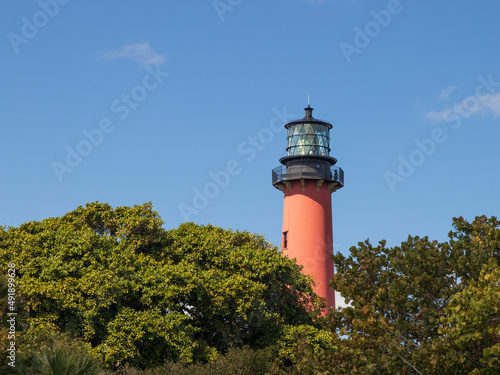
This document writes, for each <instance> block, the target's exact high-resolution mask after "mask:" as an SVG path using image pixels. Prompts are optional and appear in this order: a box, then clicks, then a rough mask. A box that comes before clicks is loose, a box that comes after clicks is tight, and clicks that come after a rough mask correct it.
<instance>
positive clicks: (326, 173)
mask: <svg viewBox="0 0 500 375" xmlns="http://www.w3.org/2000/svg"><path fill="white" fill-rule="evenodd" d="M302 178H303V179H313V180H326V181H331V182H338V183H340V184H341V185H342V186H344V171H343V170H342V168H340V167H331V166H319V168H314V169H311V167H308V166H300V165H294V166H289V167H286V166H284V165H280V166H279V167H277V168H274V169H273V185H274V184H277V183H280V182H282V181H290V180H299V179H302Z"/></svg>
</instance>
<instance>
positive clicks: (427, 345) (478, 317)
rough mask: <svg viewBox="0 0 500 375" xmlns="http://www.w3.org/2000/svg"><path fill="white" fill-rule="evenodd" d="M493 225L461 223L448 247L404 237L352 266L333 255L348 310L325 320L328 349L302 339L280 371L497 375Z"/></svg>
mask: <svg viewBox="0 0 500 375" xmlns="http://www.w3.org/2000/svg"><path fill="white" fill-rule="evenodd" d="M499 226H500V223H499V221H498V220H497V219H496V218H490V219H487V218H486V217H484V216H483V217H477V218H476V219H475V220H474V221H473V222H472V223H468V222H467V221H465V220H464V219H463V218H458V219H454V227H455V230H454V231H452V232H450V234H449V237H450V241H449V242H447V243H437V242H436V241H429V240H428V238H427V237H424V238H419V237H411V236H410V237H408V240H407V241H405V242H403V243H402V244H401V246H395V247H392V248H387V247H386V246H385V241H381V242H380V243H379V245H378V246H372V245H371V244H370V243H369V242H368V241H366V242H364V243H359V244H358V246H357V247H352V248H351V249H350V251H351V255H350V256H349V257H345V256H343V255H342V254H337V255H335V256H334V262H335V265H336V271H337V273H336V275H335V277H334V279H333V280H332V284H331V285H332V287H333V288H334V289H335V290H337V291H340V292H341V294H342V295H343V296H344V297H345V299H346V302H348V303H350V304H351V306H349V307H346V308H343V309H341V310H337V311H334V312H333V313H332V314H331V315H330V316H329V317H328V318H329V323H328V325H327V326H328V327H329V328H330V330H331V332H332V333H333V334H334V336H333V338H332V342H331V348H330V349H326V350H323V351H320V352H316V353H315V351H314V350H313V346H312V345H311V344H310V343H308V342H307V340H304V339H302V340H300V341H299V344H298V346H297V347H296V348H292V349H291V353H290V354H289V357H291V358H294V364H293V366H291V367H289V368H286V367H285V370H287V371H288V373H293V374H346V373H349V374H357V373H359V374H404V373H406V374H497V373H498V368H500V363H499V353H500V344H499V342H500V330H499V326H498V322H499V321H500V314H499V308H500V287H499V284H498V282H499V278H498V277H499V272H500V271H498V267H497V265H498V264H499V260H500V259H499V258H500V251H499V250H500V249H499V244H500V229H499ZM325 328H326V326H324V327H323V329H325ZM301 366H302V367H301ZM281 370H283V368H282V369H281ZM276 373H280V372H276ZM285 373H286V372H285Z"/></svg>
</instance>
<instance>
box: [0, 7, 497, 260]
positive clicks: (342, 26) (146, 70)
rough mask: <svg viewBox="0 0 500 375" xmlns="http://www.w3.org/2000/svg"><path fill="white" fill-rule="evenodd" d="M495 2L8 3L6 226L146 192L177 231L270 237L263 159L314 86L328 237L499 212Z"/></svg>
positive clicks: (379, 235)
mask: <svg viewBox="0 0 500 375" xmlns="http://www.w3.org/2000/svg"><path fill="white" fill-rule="evenodd" d="M499 14H500V3H499V2H498V1H494V0H484V1H481V2H471V1H467V2H466V1H458V2H439V1H438V2H436V1H435V2H431V1H419V0H413V1H411V0H401V1H394V0H391V1H370V2H367V1H365V2H364V1H342V0H338V1H328V0H325V1H315V0H309V1H305V0H304V1H300V0H272V1H269V0H267V1H249V0H220V1H159V0H158V1H142V2H139V1H127V2H123V1H116V0H114V1H113V0H110V1H95V0H89V1H85V2H84V1H77V0H72V1H68V0H64V1H63V0H59V1H56V0H41V1H38V2H37V1H24V2H20V1H17V0H5V1H2V2H1V3H0V28H1V32H0V35H1V39H0V56H1V59H0V87H1V90H0V92H1V100H0V123H1V137H0V176H1V183H0V225H1V224H4V225H8V226H17V225H19V224H21V223H23V222H25V221H29V220H42V219H44V218H47V217H51V216H60V215H63V214H64V213H66V212H68V211H70V210H72V209H75V208H76V207H78V206H79V205H84V204H85V203H86V202H93V201H101V202H108V203H110V204H111V205H112V206H114V207H116V206H122V205H134V204H141V203H143V202H147V201H152V202H153V204H154V206H155V208H156V209H157V210H158V211H159V213H160V215H161V216H162V218H163V219H164V220H165V227H166V228H173V227H177V226H178V225H179V224H180V223H181V222H184V221H186V220H189V221H194V222H196V223H200V224H207V223H211V224H215V225H218V226H221V227H224V228H229V227H231V228H233V229H240V230H248V231H250V232H256V233H260V234H264V235H266V237H267V239H268V240H269V241H271V242H273V243H278V241H279V240H280V238H281V224H282V209H283V195H282V193H281V192H280V191H278V190H276V189H274V188H273V186H272V185H271V170H272V169H273V168H275V167H276V166H278V165H279V162H278V160H279V158H280V157H282V156H284V155H285V145H286V134H285V131H284V129H283V125H284V123H285V122H286V121H289V120H291V119H294V118H299V117H303V113H304V112H303V108H304V107H305V106H306V105H307V96H308V94H310V95H311V106H312V107H314V108H315V111H314V113H313V114H314V116H315V117H317V118H320V119H323V120H326V121H329V122H331V123H332V124H333V129H332V132H331V148H332V153H331V154H332V156H334V157H336V158H337V159H338V165H339V166H341V167H342V168H343V170H344V172H345V187H344V188H343V189H341V190H339V191H337V192H336V193H334V195H333V215H334V237H335V239H334V242H335V250H336V251H342V252H343V253H348V249H349V247H350V246H353V245H355V244H356V243H357V242H358V241H363V240H365V239H366V238H369V239H370V240H371V241H372V242H374V243H376V242H377V241H379V240H381V239H386V240H387V241H388V243H389V244H390V245H396V244H398V243H400V242H401V241H403V240H405V239H406V237H407V236H408V234H412V235H420V236H424V235H428V236H429V237H430V238H432V239H437V240H446V238H447V233H448V232H449V231H450V230H451V223H452V217H454V216H464V217H465V218H467V219H471V220H472V219H473V218H474V217H475V216H476V215H482V214H486V215H488V216H491V215H498V213H499V209H500V200H499V199H498V191H499V190H500V177H499V173H498V172H499V151H498V150H499V147H498V142H499V140H500V127H499V121H500V47H499V43H498V40H499V36H500V22H498V15H499ZM221 171H225V172H224V173H221ZM214 184H215V185H214ZM197 191H199V192H202V193H203V192H204V191H206V192H208V195H209V197H206V196H205V199H203V198H199V197H198V198H197V199H198V200H197V201H196V204H194V203H193V199H194V198H196V194H197V193H196V192H197ZM189 207H190V208H189ZM183 210H184V214H183V212H182V211H183ZM186 212H187V213H186Z"/></svg>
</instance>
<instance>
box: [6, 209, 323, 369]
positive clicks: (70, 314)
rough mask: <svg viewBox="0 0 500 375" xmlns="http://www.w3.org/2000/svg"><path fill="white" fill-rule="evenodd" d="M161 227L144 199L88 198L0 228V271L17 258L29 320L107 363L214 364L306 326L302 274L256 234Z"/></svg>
mask: <svg viewBox="0 0 500 375" xmlns="http://www.w3.org/2000/svg"><path fill="white" fill-rule="evenodd" d="M162 224H163V222H162V220H161V218H160V217H159V215H158V214H157V213H156V212H155V211H154V210H153V207H152V205H151V204H150V203H146V204H143V205H140V206H134V207H118V208H116V209H113V208H111V207H110V206H109V205H108V204H104V203H98V202H96V203H90V204H87V205H86V207H79V208H77V209H76V210H74V211H71V212H69V213H67V214H66V215H64V216H62V217H60V218H49V219H46V220H43V221H40V222H37V221H32V222H28V223H25V224H23V225H21V226H19V227H17V228H0V259H2V263H1V264H0V272H2V271H5V269H4V267H5V266H6V264H8V263H15V264H16V267H17V270H18V277H17V279H18V282H19V285H18V290H19V293H22V294H23V295H24V296H25V298H26V302H27V306H28V309H29V319H28V323H29V324H30V327H31V328H33V329H35V328H37V327H38V328H40V329H45V328H47V329H48V328H50V329H52V328H54V329H55V330H56V331H58V332H64V333H65V334H67V335H69V337H71V338H73V339H78V340H80V341H82V342H84V343H87V344H88V345H89V347H90V349H89V350H90V352H91V353H92V354H93V355H94V356H95V357H96V358H98V359H99V360H102V362H103V363H104V364H105V365H106V366H107V367H108V368H116V367H119V366H121V365H124V364H125V363H129V364H131V365H133V366H137V367H139V368H152V367H156V366H160V365H162V364H163V363H164V361H166V360H167V361H168V360H169V361H175V362H177V361H185V362H186V363H191V362H198V361H199V362H208V361H213V360H214V359H216V358H217V357H218V356H220V354H223V353H225V352H226V351H227V350H229V349H230V348H231V347H241V346H245V345H248V346H249V347H250V348H252V349H258V348H265V347H267V346H270V345H274V344H275V343H276V342H277V341H278V340H279V338H280V336H281V332H282V330H283V327H284V326H287V325H300V324H314V318H315V312H314V311H315V309H316V308H317V307H319V306H320V302H319V301H318V299H317V297H316V296H315V295H314V293H313V291H312V288H311V284H310V280H309V279H308V278H307V277H305V276H304V275H303V274H302V273H301V272H300V269H299V267H298V266H297V265H296V264H295V263H294V262H293V261H291V260H289V259H287V258H284V257H282V256H281V254H280V253H279V251H278V250H277V249H276V248H275V247H272V246H271V245H269V244H268V243H267V242H266V241H265V240H264V238H263V237H261V236H258V235H253V234H249V233H247V232H233V231H230V230H224V229H221V228H218V227H215V226H211V225H207V226H198V225H195V224H193V223H186V224H182V225H181V226H179V228H177V229H174V230H170V231H165V230H164V229H162ZM311 307H312V308H313V311H311V309H310V308H311Z"/></svg>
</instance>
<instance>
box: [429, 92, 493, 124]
mask: <svg viewBox="0 0 500 375" xmlns="http://www.w3.org/2000/svg"><path fill="white" fill-rule="evenodd" d="M488 113H492V114H493V116H494V117H500V93H496V94H492V95H484V96H482V97H477V96H473V95H471V96H468V97H466V98H465V99H463V100H461V101H460V102H458V103H455V104H454V105H453V106H451V107H447V108H445V109H443V110H441V111H429V112H427V113H425V114H424V117H426V118H428V119H430V120H432V121H435V122H444V121H446V119H447V118H448V116H449V115H451V114H457V115H459V116H461V117H465V118H468V117H470V116H472V115H475V114H480V115H483V116H484V115H486V114H488Z"/></svg>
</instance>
